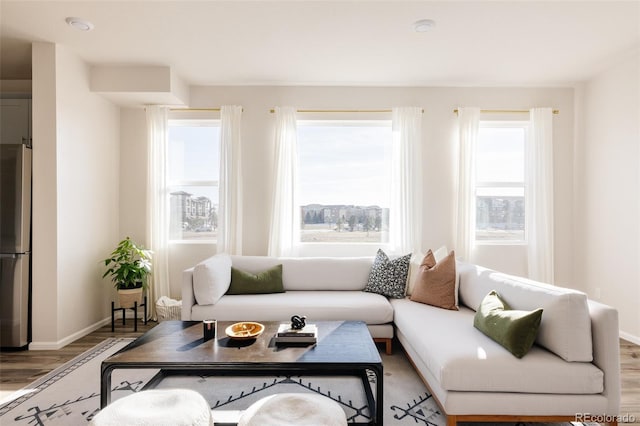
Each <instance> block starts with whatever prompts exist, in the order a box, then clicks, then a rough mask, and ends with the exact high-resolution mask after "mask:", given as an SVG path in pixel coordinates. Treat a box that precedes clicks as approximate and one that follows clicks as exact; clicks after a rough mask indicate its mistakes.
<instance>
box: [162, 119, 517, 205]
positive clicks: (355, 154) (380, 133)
mask: <svg viewBox="0 0 640 426" xmlns="http://www.w3.org/2000/svg"><path fill="white" fill-rule="evenodd" d="M343 123H344V122H343ZM343 123H342V124H340V125H338V124H336V123H335V122H334V123H331V122H325V123H320V122H317V121H316V122H312V121H306V122H300V123H299V126H298V158H299V164H298V175H299V181H300V185H299V202H300V204H301V205H307V204H325V205H329V204H344V205H350V204H353V205H361V206H368V205H378V206H380V207H388V206H389V181H390V167H389V164H390V161H389V159H390V156H391V138H392V134H391V122H390V121H383V122H380V121H376V122H356V124H355V125H351V126H345V125H344V124H343ZM169 135H170V137H169V156H170V158H171V162H170V164H171V165H172V166H173V167H170V169H169V181H170V183H171V182H175V181H176V180H188V181H192V180H210V181H217V180H218V178H219V162H220V153H219V142H220V131H219V127H186V126H171V127H170V131H169ZM524 137H525V135H524V130H523V129H522V128H517V127H512V128H509V127H507V128H487V127H483V128H481V129H480V134H479V143H478V150H477V153H476V154H477V175H476V176H477V181H478V182H482V181H485V182H495V181H497V180H506V181H508V182H523V181H524ZM212 140H213V141H214V143H211V141H212ZM514 140H520V142H516V143H514ZM187 143H188V144H189V149H185V144H187ZM178 189H181V190H184V191H186V192H189V193H191V194H193V195H194V196H199V195H204V196H207V197H209V198H210V199H212V200H213V202H214V204H217V199H218V189H217V188H210V187H209V188H207V187H196V186H183V187H180V188H178ZM487 191H488V192H487ZM491 191H492V190H487V189H484V190H482V192H483V195H491ZM505 191H506V193H505ZM514 191H515V192H514ZM494 192H495V191H494ZM521 192H522V190H521V189H515V188H514V189H507V190H503V195H522V194H521ZM485 193H486V194H485ZM507 193H508V194H507ZM512 193H513V194H512Z"/></svg>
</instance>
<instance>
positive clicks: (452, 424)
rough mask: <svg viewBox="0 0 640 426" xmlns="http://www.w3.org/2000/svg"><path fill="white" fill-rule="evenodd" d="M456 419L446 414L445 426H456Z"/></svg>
mask: <svg viewBox="0 0 640 426" xmlns="http://www.w3.org/2000/svg"><path fill="white" fill-rule="evenodd" d="M457 425H458V420H456V416H451V415H449V414H447V426H457Z"/></svg>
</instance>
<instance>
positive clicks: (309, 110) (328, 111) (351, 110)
mask: <svg viewBox="0 0 640 426" xmlns="http://www.w3.org/2000/svg"><path fill="white" fill-rule="evenodd" d="M269 112H270V113H271V114H273V113H274V112H276V110H275V109H270V110H269ZM296 112H301V113H305V112H310V113H331V112H367V113H373V112H393V110H390V109H297V110H296ZM422 112H423V113H424V110H422Z"/></svg>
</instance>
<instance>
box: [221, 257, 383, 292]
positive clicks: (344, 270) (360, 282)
mask: <svg viewBox="0 0 640 426" xmlns="http://www.w3.org/2000/svg"><path fill="white" fill-rule="evenodd" d="M231 263H232V264H233V267H234V268H238V269H241V270H243V271H246V272H251V273H253V274H257V273H259V272H262V271H264V270H266V269H269V268H271V267H273V266H275V265H278V264H282V282H283V285H284V289H285V290H363V289H364V287H365V285H366V284H367V280H368V279H369V271H370V270H371V265H372V264H373V258H372V257H340V258H338V257H335V258H334V257H308V258H304V257H296V258H293V257H268V256H231Z"/></svg>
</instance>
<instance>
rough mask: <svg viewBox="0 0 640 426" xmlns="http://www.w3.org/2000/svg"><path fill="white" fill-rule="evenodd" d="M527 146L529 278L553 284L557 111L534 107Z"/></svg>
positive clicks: (531, 112) (531, 113)
mask: <svg viewBox="0 0 640 426" xmlns="http://www.w3.org/2000/svg"><path fill="white" fill-rule="evenodd" d="M529 113H530V130H529V140H528V141H527V149H526V156H525V158H526V160H525V161H526V166H525V179H526V200H527V205H526V222H527V233H528V235H527V237H528V249H529V250H528V261H529V262H528V264H529V278H531V279H534V280H538V281H543V282H548V283H553V273H554V271H553V116H552V114H553V112H552V109H551V108H532V109H531V111H530V112H529Z"/></svg>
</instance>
